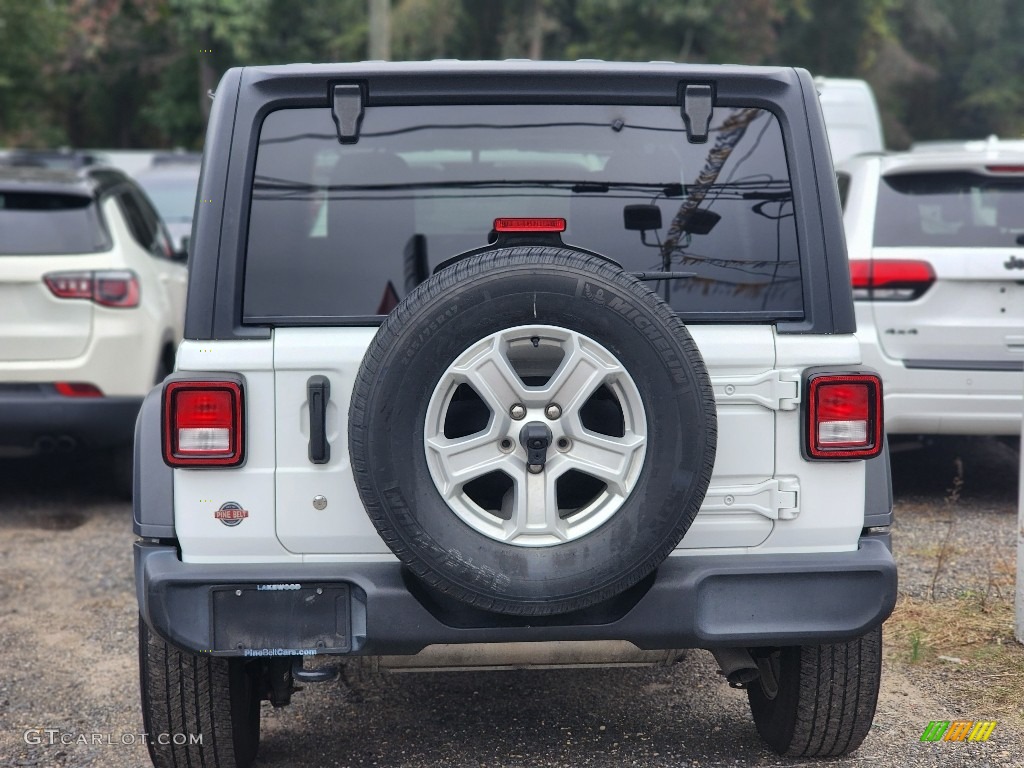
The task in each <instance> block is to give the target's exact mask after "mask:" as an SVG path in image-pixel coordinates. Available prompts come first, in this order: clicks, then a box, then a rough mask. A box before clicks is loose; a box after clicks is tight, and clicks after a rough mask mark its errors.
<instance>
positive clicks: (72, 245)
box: [0, 190, 111, 256]
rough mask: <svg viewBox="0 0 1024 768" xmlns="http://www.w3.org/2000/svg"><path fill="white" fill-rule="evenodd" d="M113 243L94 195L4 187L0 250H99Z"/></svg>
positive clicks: (34, 252) (0, 204)
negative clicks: (85, 195)
mask: <svg viewBox="0 0 1024 768" xmlns="http://www.w3.org/2000/svg"><path fill="white" fill-rule="evenodd" d="M110 245H111V244H110V238H109V237H108V235H107V232H106V230H105V229H104V227H103V223H102V222H101V221H100V217H99V213H98V212H97V210H96V204H95V201H94V200H93V199H92V198H90V197H84V196H82V195H63V194H53V193H41V192H5V191H2V190H0V254H3V255H19V256H21V255H23V256H44V255H50V254H69V253H70V254H73V253H97V252H99V251H106V250H108V249H109V248H110Z"/></svg>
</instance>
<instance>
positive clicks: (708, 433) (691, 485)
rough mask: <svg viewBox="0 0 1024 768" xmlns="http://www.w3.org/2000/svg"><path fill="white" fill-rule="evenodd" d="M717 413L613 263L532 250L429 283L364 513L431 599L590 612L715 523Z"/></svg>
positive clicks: (418, 306) (400, 338)
mask: <svg viewBox="0 0 1024 768" xmlns="http://www.w3.org/2000/svg"><path fill="white" fill-rule="evenodd" d="M715 415H716V414H715V401H714V396H713V394H712V390H711V385H710V381H709V379H708V375H707V371H706V369H705V367H704V364H703V361H702V360H701V357H700V354H699V352H698V351H697V347H696V345H695V344H694V343H693V340H692V338H691V337H690V335H689V333H688V332H687V330H686V328H685V327H684V326H683V324H682V323H681V322H680V320H679V319H678V318H677V317H676V315H675V314H674V313H673V312H672V310H671V309H670V308H669V307H668V306H667V305H666V304H665V303H664V302H663V301H661V299H659V298H658V297H657V296H656V295H655V294H653V293H652V292H651V291H649V290H647V288H645V287H644V285H643V284H642V283H640V282H639V281H638V280H636V279H635V278H633V277H632V276H630V275H629V274H627V273H625V272H623V271H622V270H621V269H619V268H618V267H617V266H615V265H614V264H612V263H610V262H608V261H607V260H605V259H602V258H600V257H597V256H594V255H591V254H586V253H581V252H578V251H574V250H572V249H567V248H557V247H542V246H519V247H509V248H501V249H497V250H494V251H490V252H487V253H483V254H478V255H475V256H470V257H467V258H465V259H463V260H461V261H459V262H457V263H456V264H454V265H453V266H451V267H449V268H447V269H445V270H443V271H442V272H440V273H438V274H437V275H434V276H433V277H432V278H430V279H429V280H427V281H426V282H425V283H423V284H422V285H420V286H419V287H418V288H417V289H416V290H415V291H413V293H412V294H410V295H409V296H408V297H407V298H406V299H405V300H404V301H402V302H401V303H400V304H399V306H398V307H397V308H396V309H395V310H394V311H393V312H392V313H391V314H390V315H389V316H388V318H387V319H386V320H385V322H384V324H383V325H382V326H381V328H380V331H379V332H378V333H377V335H376V337H375V338H374V340H373V342H372V343H371V345H370V348H369V349H368V350H367V353H366V356H365V358H364V360H363V364H362V367H361V368H360V371H359V374H358V376H357V378H356V383H355V387H354V391H353V395H352V404H351V408H350V412H349V447H350V452H351V459H352V467H353V470H354V474H355V478H356V483H357V486H358V489H359V494H360V497H361V498H362V501H363V503H364V505H365V506H366V509H367V511H368V512H369V515H370V518H371V519H372V521H373V524H374V525H375V526H376V528H377V530H378V532H379V533H380V535H381V536H382V538H383V539H384V541H385V542H387V544H388V546H389V547H390V548H391V549H392V550H393V551H394V553H395V554H396V555H397V556H398V557H399V559H401V560H402V561H403V562H404V563H406V564H407V565H408V567H409V568H410V569H411V570H412V572H413V573H415V574H416V575H417V576H419V577H420V578H421V579H423V581H425V582H426V583H427V584H429V585H431V586H433V587H434V588H436V589H438V590H440V591H442V592H444V593H447V594H449V595H451V596H453V597H455V598H457V599H459V600H462V601H464V602H466V603H469V604H471V605H474V606H477V607H479V608H482V609H486V610H492V611H498V612H502V613H510V614H521V615H542V614H554V613H562V612H567V611H573V610H577V609H581V608H584V607H587V606H589V605H592V604H594V603H597V602H600V601H602V600H606V599H608V598H610V597H612V596H614V595H616V594H618V593H620V592H622V591H623V590H625V589H627V588H628V587H630V586H632V585H634V584H636V583H637V582H639V581H640V580H641V579H643V578H644V577H645V576H647V575H649V574H650V573H651V572H652V571H654V569H655V568H657V567H658V565H659V564H660V563H661V562H662V560H663V559H664V558H665V557H667V556H668V554H669V553H670V552H671V551H672V549H673V548H674V547H675V546H676V545H677V544H678V543H679V541H680V540H681V539H682V537H683V535H684V534H685V533H686V530H687V528H688V527H689V525H690V523H691V522H692V521H693V518H694V516H695V515H696V514H697V511H698V509H699V508H700V504H701V502H702V501H703V498H704V494H705V492H706V490H707V486H708V481H709V478H710V476H711V469H712V465H713V463H714V457H715V444H716V418H715Z"/></svg>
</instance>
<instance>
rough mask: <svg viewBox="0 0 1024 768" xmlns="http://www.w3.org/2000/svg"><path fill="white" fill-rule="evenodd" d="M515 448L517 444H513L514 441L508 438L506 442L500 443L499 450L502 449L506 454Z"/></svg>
mask: <svg viewBox="0 0 1024 768" xmlns="http://www.w3.org/2000/svg"><path fill="white" fill-rule="evenodd" d="M514 447H515V443H513V442H512V441H511V440H510V439H509V438H507V437H506V438H505V439H504V440H502V441H501V442H500V443H498V448H499V449H501V450H502V451H504V452H505V453H509V452H511V450H512V449H513V448H514Z"/></svg>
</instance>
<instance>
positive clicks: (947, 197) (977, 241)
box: [874, 172, 1024, 248]
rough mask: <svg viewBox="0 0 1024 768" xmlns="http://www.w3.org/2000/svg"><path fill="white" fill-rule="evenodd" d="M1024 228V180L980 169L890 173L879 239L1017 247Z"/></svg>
mask: <svg viewBox="0 0 1024 768" xmlns="http://www.w3.org/2000/svg"><path fill="white" fill-rule="evenodd" d="M1022 234H1024V180H1022V179H1020V178H1018V179H1007V178H998V177H992V176H985V175H983V174H980V173H969V172H954V173H950V172H943V173H913V174H898V175H891V176H885V177H883V178H882V182H881V185H880V188H879V190H878V206H877V214H876V216H875V241H874V242H875V245H876V246H881V247H914V246H927V247H944V246H954V247H955V246H973V247H979V248H983V247H990V248H1000V247H1002V248H1013V247H1015V246H1017V245H1019V242H1018V238H1020V237H1021V235H1022Z"/></svg>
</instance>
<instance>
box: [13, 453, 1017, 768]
mask: <svg viewBox="0 0 1024 768" xmlns="http://www.w3.org/2000/svg"><path fill="white" fill-rule="evenodd" d="M957 459H959V460H960V461H961V464H962V469H958V468H957V464H956V461H957ZM1017 462H1018V458H1017V453H1016V452H1015V451H1014V450H1013V449H1012V448H1010V447H1007V446H1006V445H1004V444H1002V443H999V442H997V441H993V440H945V441H939V442H937V443H935V444H934V445H931V446H928V447H925V448H921V449H916V450H911V451H905V452H900V453H896V454H895V455H894V457H893V471H894V487H895V492H896V498H897V510H896V511H897V523H896V526H895V528H894V532H893V539H894V548H895V551H896V553H897V559H898V561H899V564H900V572H901V594H902V597H901V601H900V606H899V607H898V608H897V613H896V614H895V616H894V618H893V619H892V620H891V621H890V622H889V623H888V624H887V628H886V643H887V658H886V662H885V668H884V674H883V689H882V695H881V699H880V701H879V706H878V712H877V715H876V718H875V723H874V728H873V732H872V734H871V735H870V736H869V737H868V739H867V741H866V742H865V743H864V746H863V747H862V748H861V749H860V750H859V751H858V752H857V753H855V754H854V755H853V756H852V757H850V758H847V759H844V760H838V761H831V762H829V763H828V765H834V766H855V765H856V766H861V765H865V764H867V765H877V766H901V767H902V766H960V765H963V766H986V765H987V766H1024V729H1022V727H1021V726H1022V723H1024V710H1022V709H1021V706H1022V702H1024V661H1022V659H1024V652H1022V651H1021V649H1020V648H1019V647H1018V646H1016V644H1015V643H1014V642H1013V641H1012V626H1011V625H1010V622H1011V621H1012V619H1008V618H1007V616H1009V615H1010V614H1008V613H1007V606H1010V607H1012V599H1013V590H1012V573H1013V562H1014V559H1013V558H1014V550H1013V547H1014V546H1015V531H1016V503H1017V495H1016V494H1017ZM957 476H959V477H961V480H962V482H961V483H960V484H959V485H958V484H957V483H956V482H955V478H956V477H957ZM951 489H952V490H951ZM133 538H134V537H133V535H132V532H131V510H130V508H129V505H127V504H125V503H123V502H119V501H117V500H115V499H114V498H112V497H110V496H109V495H108V494H106V493H105V491H104V490H103V488H102V481H101V480H100V479H98V478H96V477H93V476H91V475H89V474H88V473H87V472H86V471H85V470H83V469H80V468H78V466H77V465H76V464H75V463H74V462H68V463H67V464H65V465H64V466H60V465H54V464H44V463H39V462H30V461H21V462H14V461H7V462H2V463H0V660H2V661H0V665H2V666H0V765H12V766H65V767H66V766H73V767H76V768H77V767H78V766H103V767H104V768H129V767H135V766H145V765H148V764H149V761H148V756H147V754H146V749H145V746H144V745H143V743H142V736H141V732H142V720H141V714H140V710H139V703H138V698H139V696H138V673H137V660H136V653H137V643H136V621H137V613H136V603H135V595H134V585H133V577H132V561H131V544H132V541H133ZM946 659H952V660H951V661H949V660H946ZM264 707H265V709H264V716H263V741H262V745H261V748H260V757H259V759H258V762H257V764H258V765H261V766H270V765H280V766H295V767H297V766H364V765H365V766H372V765H378V766H395V767H396V768H398V767H401V766H439V765H443V766H474V767H475V766H572V767H573V768H576V767H577V766H609V767H611V766H616V767H618V766H624V765H636V766H736V765H751V766H777V765H793V764H794V762H793V761H788V760H782V759H780V758H778V757H777V756H775V755H774V754H772V753H770V752H768V751H766V750H765V748H764V747H763V746H762V744H761V742H760V741H759V739H758V738H757V735H756V732H755V731H754V727H753V723H752V721H751V720H750V716H749V712H748V710H747V706H746V701H745V695H744V694H743V693H742V692H740V691H734V690H731V689H730V688H728V687H727V686H726V685H725V684H724V683H723V682H722V681H721V678H719V677H718V676H717V675H716V674H715V665H714V662H713V660H712V659H711V657H710V655H709V654H707V653H705V652H693V653H692V654H690V655H689V657H688V658H687V659H686V660H685V661H684V662H683V663H681V664H679V665H676V666H675V667H673V668H669V669H642V670H595V671H574V670H566V671H551V672H506V673H452V674H440V673H439V674H433V675H416V676H408V677H403V676H392V677H387V678H383V679H381V680H379V681H377V682H375V683H374V684H372V685H363V686H360V687H359V688H357V689H356V690H350V689H348V688H346V687H344V686H343V685H340V684H321V685H312V686H309V687H307V689H306V690H304V691H302V692H300V693H298V694H297V695H296V696H295V698H294V700H293V704H292V706H290V707H288V708H285V709H282V710H273V709H271V708H270V707H269V705H267V704H264ZM957 719H966V720H996V721H997V722H998V725H997V727H996V729H995V731H994V732H993V734H992V736H991V738H990V739H989V741H988V742H985V743H976V744H967V743H959V744H955V743H943V742H939V743H925V742H921V741H920V736H921V733H922V731H923V730H924V728H925V726H926V725H927V724H928V722H929V721H932V720H957Z"/></svg>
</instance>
